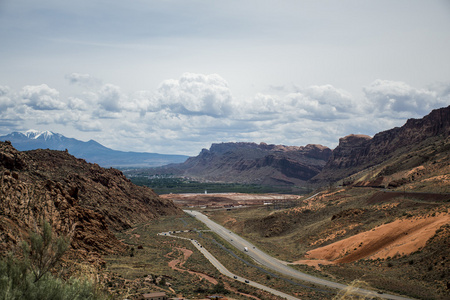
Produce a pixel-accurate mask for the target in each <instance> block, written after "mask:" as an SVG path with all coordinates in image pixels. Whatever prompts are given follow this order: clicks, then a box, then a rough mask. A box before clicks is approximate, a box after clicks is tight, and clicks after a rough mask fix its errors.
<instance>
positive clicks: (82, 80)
mask: <svg viewBox="0 0 450 300" xmlns="http://www.w3.org/2000/svg"><path fill="white" fill-rule="evenodd" d="M66 79H67V80H68V81H69V83H71V84H76V85H80V86H83V87H88V88H91V87H97V86H100V85H101V83H102V82H101V80H100V79H98V78H95V77H93V76H91V75H89V74H80V73H71V74H69V75H66Z"/></svg>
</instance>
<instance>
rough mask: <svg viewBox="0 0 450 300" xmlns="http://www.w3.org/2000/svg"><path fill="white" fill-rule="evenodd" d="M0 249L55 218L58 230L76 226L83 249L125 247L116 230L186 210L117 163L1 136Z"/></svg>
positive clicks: (79, 246) (76, 236)
mask: <svg viewBox="0 0 450 300" xmlns="http://www.w3.org/2000/svg"><path fill="white" fill-rule="evenodd" d="M0 176H1V179H0V180H1V185H0V252H2V253H4V252H5V251H8V250H10V249H12V248H13V247H14V246H15V245H17V244H18V242H20V240H21V239H23V238H26V236H27V232H28V231H29V230H30V229H32V228H35V226H36V225H39V224H40V221H41V220H42V219H45V220H47V221H49V222H50V223H51V224H52V226H53V228H54V229H55V231H56V232H58V233H62V234H67V233H68V232H70V231H72V232H73V240H72V244H71V245H72V248H73V249H74V250H75V251H78V252H79V253H81V254H83V253H84V254H85V255H88V254H89V255H94V254H96V253H105V252H114V251H120V250H123V249H124V248H125V246H124V244H122V243H121V242H120V241H118V240H117V239H116V237H115V236H114V234H113V230H116V231H119V230H124V229H127V228H130V227H131V226H132V225H133V224H136V223H138V222H143V221H147V220H150V219H153V218H157V217H159V216H162V215H170V214H178V213H180V210H179V209H177V208H176V207H175V205H174V204H173V203H172V202H171V201H168V200H163V199H161V198H159V197H158V196H157V195H156V194H155V193H154V192H153V191H152V190H151V189H149V188H145V187H139V186H136V185H134V184H132V183H131V182H130V181H129V180H128V179H127V178H126V177H124V176H123V174H122V173H121V172H120V171H118V170H115V169H104V168H101V167H99V166H98V165H96V164H89V163H86V161H84V160H82V159H77V158H75V157H73V156H71V155H70V154H68V153H67V152H63V151H54V150H33V151H28V152H20V151H17V150H16V149H15V148H13V147H12V145H11V143H9V142H0Z"/></svg>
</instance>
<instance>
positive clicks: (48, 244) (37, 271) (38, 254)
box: [22, 221, 70, 282]
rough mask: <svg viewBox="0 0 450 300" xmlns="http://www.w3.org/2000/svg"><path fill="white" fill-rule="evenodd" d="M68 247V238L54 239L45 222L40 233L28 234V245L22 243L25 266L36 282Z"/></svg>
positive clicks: (48, 225)
mask: <svg viewBox="0 0 450 300" xmlns="http://www.w3.org/2000/svg"><path fill="white" fill-rule="evenodd" d="M69 245H70V239H69V237H62V236H60V237H56V235H54V234H53V230H52V227H51V226H50V224H49V223H48V222H47V221H44V222H43V224H42V232H41V233H37V232H31V233H30V244H28V243H27V242H25V241H24V242H23V243H22V250H23V255H24V257H25V261H26V265H27V266H28V268H29V269H30V270H31V272H32V273H33V275H34V281H35V282H37V281H39V279H41V278H42V276H44V275H45V274H46V273H47V272H49V271H50V270H51V269H52V268H54V267H55V266H56V265H57V264H58V263H59V262H60V261H61V257H62V256H63V255H64V253H65V252H66V251H67V249H68V248H69Z"/></svg>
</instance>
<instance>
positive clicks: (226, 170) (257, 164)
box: [178, 143, 331, 185]
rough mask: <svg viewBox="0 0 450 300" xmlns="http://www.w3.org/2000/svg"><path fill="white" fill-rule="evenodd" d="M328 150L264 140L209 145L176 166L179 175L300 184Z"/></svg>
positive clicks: (318, 166) (320, 164)
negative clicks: (275, 143) (263, 141)
mask: <svg viewBox="0 0 450 300" xmlns="http://www.w3.org/2000/svg"><path fill="white" fill-rule="evenodd" d="M330 154H331V150H330V149H329V148H327V147H324V146H321V145H307V146H305V147H295V146H283V145H268V144H265V143H261V144H255V143H221V144H212V146H211V148H210V150H207V149H203V150H202V152H201V153H200V154H199V155H198V156H196V157H192V158H190V159H188V160H187V161H186V162H185V163H184V164H181V165H179V166H178V168H179V169H180V170H182V175H184V176H190V177H194V178H198V179H206V180H212V181H222V182H240V183H257V184H267V185H274V184H275V185H279V184H282V185H292V184H302V183H304V182H305V181H307V180H309V179H310V178H312V177H313V176H315V175H316V174H318V173H319V172H320V170H321V169H322V167H323V166H324V165H325V163H326V161H327V160H328V157H329V156H330Z"/></svg>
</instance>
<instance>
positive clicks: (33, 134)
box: [19, 129, 64, 140]
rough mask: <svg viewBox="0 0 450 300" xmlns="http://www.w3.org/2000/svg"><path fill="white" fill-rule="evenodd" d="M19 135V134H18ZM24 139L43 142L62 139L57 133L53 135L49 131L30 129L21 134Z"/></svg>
mask: <svg viewBox="0 0 450 300" xmlns="http://www.w3.org/2000/svg"><path fill="white" fill-rule="evenodd" d="M19 134H20V132H19ZM23 134H24V135H25V136H26V137H28V138H29V139H35V140H36V139H39V138H40V139H44V140H49V139H61V137H64V136H63V135H62V134H59V133H53V132H51V131H48V130H46V131H39V130H34V129H30V130H28V131H26V132H25V133H23Z"/></svg>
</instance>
